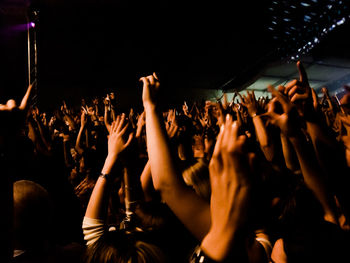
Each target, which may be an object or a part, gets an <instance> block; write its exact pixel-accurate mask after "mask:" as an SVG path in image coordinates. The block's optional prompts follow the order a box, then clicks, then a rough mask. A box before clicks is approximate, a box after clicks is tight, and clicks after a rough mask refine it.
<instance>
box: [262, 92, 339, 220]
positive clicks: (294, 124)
mask: <svg viewBox="0 0 350 263" xmlns="http://www.w3.org/2000/svg"><path fill="white" fill-rule="evenodd" d="M269 90H270V91H271V93H272V94H273V96H274V99H273V100H272V101H271V103H273V102H274V101H275V100H276V101H278V102H279V103H280V104H281V107H282V109H283V113H282V114H280V113H277V112H276V111H274V109H273V108H270V109H269V112H268V114H269V116H270V118H271V122H272V123H273V124H274V125H276V126H277V127H279V128H280V129H281V132H282V133H284V135H285V136H287V137H288V138H289V140H290V142H291V143H292V145H293V147H294V150H295V152H296V155H297V157H298V160H299V164H300V169H301V172H302V175H303V178H304V182H305V184H306V186H307V187H308V188H309V189H310V190H311V191H312V192H313V193H314V195H315V197H316V198H317V199H318V200H319V202H320V203H321V205H322V207H323V210H324V218H325V220H327V221H330V222H332V223H335V224H338V218H337V215H336V212H335V200H334V196H333V194H332V192H331V191H330V189H329V185H328V184H327V181H326V178H325V174H324V172H323V170H322V169H321V167H320V166H319V164H318V161H317V158H316V155H315V152H314V150H313V147H312V145H310V144H309V143H308V142H307V141H306V138H305V135H304V134H303V133H302V130H301V120H300V116H299V114H298V112H297V109H296V108H295V106H294V105H293V104H292V103H291V102H290V101H289V99H288V98H287V97H286V96H284V95H282V94H281V93H280V92H279V91H276V90H275V89H274V88H273V87H272V86H270V87H269Z"/></svg>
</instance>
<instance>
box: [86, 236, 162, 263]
mask: <svg viewBox="0 0 350 263" xmlns="http://www.w3.org/2000/svg"><path fill="white" fill-rule="evenodd" d="M143 236H144V233H143V232H140V233H134V232H131V233H130V232H127V231H124V230H117V231H106V232H105V234H104V235H102V236H101V237H100V238H99V239H98V240H97V241H96V242H95V243H93V244H92V245H90V246H89V247H88V249H87V251H86V257H85V262H86V263H149V262H152V263H153V262H154V263H158V262H159V263H163V262H166V260H165V256H164V253H163V252H162V250H161V249H160V248H159V247H158V246H156V245H154V244H152V243H150V242H147V240H145V239H144V238H143Z"/></svg>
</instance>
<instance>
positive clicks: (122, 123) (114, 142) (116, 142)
mask: <svg viewBox="0 0 350 263" xmlns="http://www.w3.org/2000/svg"><path fill="white" fill-rule="evenodd" d="M128 126H129V123H128V122H127V121H126V118H125V114H122V115H121V116H120V115H118V116H117V118H116V120H115V121H114V122H113V123H112V125H111V132H110V134H109V139H108V156H112V157H115V158H116V157H117V156H118V155H119V154H120V153H121V152H123V151H124V150H125V149H126V148H127V147H128V146H129V145H130V143H131V140H132V138H133V137H134V134H133V133H129V135H128V138H127V140H126V141H125V140H124V135H125V134H126V131H127V129H128Z"/></svg>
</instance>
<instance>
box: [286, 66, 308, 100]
mask: <svg viewBox="0 0 350 263" xmlns="http://www.w3.org/2000/svg"><path fill="white" fill-rule="evenodd" d="M297 68H298V72H299V80H297V79H295V80H292V81H291V82H289V83H288V84H287V85H286V86H285V93H286V94H288V97H289V98H290V100H291V102H293V103H294V102H296V101H298V100H307V99H311V88H310V85H309V80H308V77H307V74H306V71H305V68H304V66H303V65H302V63H301V62H300V61H298V62H297Z"/></svg>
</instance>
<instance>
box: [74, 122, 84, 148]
mask: <svg viewBox="0 0 350 263" xmlns="http://www.w3.org/2000/svg"><path fill="white" fill-rule="evenodd" d="M84 129H85V126H84V125H82V126H81V127H80V129H79V133H78V136H77V140H76V142H75V149H76V150H77V151H78V152H79V154H81V153H82V152H83V148H82V147H81V137H82V135H83V132H84Z"/></svg>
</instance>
